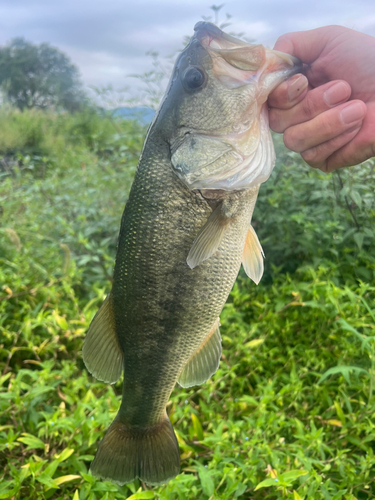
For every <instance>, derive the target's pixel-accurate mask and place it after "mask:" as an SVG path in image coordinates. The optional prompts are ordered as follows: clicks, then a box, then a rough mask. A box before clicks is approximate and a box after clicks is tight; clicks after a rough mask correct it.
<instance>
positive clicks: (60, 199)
mask: <svg viewBox="0 0 375 500" xmlns="http://www.w3.org/2000/svg"><path fill="white" fill-rule="evenodd" d="M144 134H145V130H144V129H142V128H141V127H140V126H139V125H137V124H136V123H134V122H133V123H132V122H125V121H123V122H121V121H115V122H114V121H113V120H110V119H108V118H105V117H100V116H97V115H95V114H92V113H90V112H86V113H82V114H77V115H73V116H71V115H60V116H55V115H52V114H51V115H44V114H39V113H33V112H28V113H18V112H14V111H12V110H3V111H2V112H0V152H1V155H2V160H0V175H1V177H0V331H1V337H0V466H1V468H0V470H1V472H0V478H1V479H0V499H1V498H12V499H14V500H21V499H22V500H23V499H36V500H42V499H54V500H57V499H64V500H67V499H73V500H86V499H87V500H95V499H97V500H99V499H106V500H110V499H113V500H114V499H116V500H120V499H126V498H131V499H133V500H135V499H137V498H139V499H142V498H145V499H147V498H149V499H151V498H160V499H168V500H169V499H170V500H174V499H181V500H184V499H198V498H199V499H201V498H202V499H209V498H210V499H234V498H244V499H270V500H273V499H280V498H290V499H293V500H299V499H300V498H302V499H304V500H310V499H311V500H313V499H314V500H339V499H345V500H354V499H358V500H360V499H366V500H367V499H370V498H374V497H375V484H374V467H375V456H374V444H375V424H374V421H373V414H374V411H375V397H374V383H375V365H374V363H375V357H374V356H375V344H374V339H375V335H374V334H375V331H374V330H375V327H374V325H375V306H374V298H375V285H374V283H375V281H374V278H375V252H374V250H373V238H374V233H373V227H374V222H375V203H374V196H373V192H374V187H375V168H374V162H373V161H369V162H367V163H366V164H365V165H363V166H361V167H355V168H353V169H346V170H343V171H341V172H340V174H339V175H338V174H334V175H329V176H326V175H324V174H321V173H319V172H316V171H313V170H311V169H309V168H308V167H306V166H305V165H303V164H302V162H301V160H300V159H299V157H298V156H297V155H294V154H292V153H287V152H286V151H285V150H284V149H283V148H282V147H281V146H280V144H278V146H277V149H278V158H279V162H278V165H277V167H276V170H275V172H274V174H273V176H272V178H271V179H270V180H269V181H268V182H267V183H266V184H265V185H264V186H263V187H262V189H261V193H260V197H259V201H258V203H257V207H256V212H255V216H254V225H255V227H256V230H257V232H258V234H259V235H260V240H261V242H262V244H263V246H264V249H265V253H266V260H265V266H266V273H265V276H264V279H263V280H262V281H261V284H260V285H259V286H255V285H254V284H253V283H252V282H250V280H248V279H247V278H246V277H245V276H244V274H243V272H242V271H241V273H240V276H239V278H238V280H237V282H236V285H235V287H234V289H233V292H232V294H231V296H230V298H229V300H228V303H227V305H226V306H225V308H224V311H223V313H222V315H221V323H222V327H221V333H222V338H223V357H222V360H221V363H220V368H219V370H218V372H217V373H216V375H215V376H214V377H213V378H212V380H210V381H208V382H207V383H206V384H203V385H202V386H200V387H195V388H192V389H190V390H183V389H181V388H180V387H176V388H175V390H174V391H173V395H172V398H171V401H170V403H169V405H168V413H169V415H170V418H171V420H172V423H173V425H174V428H175V430H176V434H177V436H178V440H179V443H180V450H181V464H182V466H181V474H180V475H179V476H178V477H177V478H175V479H174V480H172V481H171V482H170V483H168V484H167V485H165V486H161V487H157V488H149V487H147V486H145V485H143V484H141V483H140V482H139V481H136V482H135V483H133V484H130V485H127V486H124V487H118V486H116V485H113V484H112V483H110V482H103V481H99V480H97V479H95V478H93V477H92V476H91V475H90V473H89V465H90V462H91V460H92V458H93V456H94V454H95V451H96V449H97V444H98V441H99V440H100V439H101V438H102V437H103V434H104V432H105V430H106V429H107V428H108V425H109V424H110V422H111V421H112V419H113V417H114V415H115V414H116V412H117V409H118V407H119V403H120V395H121V382H119V383H117V384H116V385H115V386H108V385H105V384H102V383H99V382H97V381H95V380H94V379H93V378H92V377H91V376H90V375H89V374H88V373H87V371H86V370H85V367H84V365H83V361H82V356H81V348H82V342H83V339H84V335H85V331H86V329H87V327H88V325H89V323H90V320H91V319H92V317H93V315H94V314H95V312H96V311H97V309H98V307H99V305H100V303H101V301H102V300H103V298H104V297H105V295H106V293H107V292H108V291H109V289H110V286H111V284H110V280H111V274H112V268H113V259H114V255H115V249H116V240H117V233H118V228H119V222H120V217H121V213H122V210H123V205H124V203H125V202H126V198H127V193H128V192H129V188H130V185H131V181H132V177H133V175H134V171H135V168H136V164H137V160H138V156H139V152H140V148H141V146H142V142H143V138H144Z"/></svg>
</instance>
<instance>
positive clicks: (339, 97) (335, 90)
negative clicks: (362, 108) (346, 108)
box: [323, 82, 350, 106]
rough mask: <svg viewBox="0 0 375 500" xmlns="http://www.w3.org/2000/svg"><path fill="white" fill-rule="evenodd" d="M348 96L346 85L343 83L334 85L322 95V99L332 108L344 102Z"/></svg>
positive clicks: (348, 90) (348, 91)
mask: <svg viewBox="0 0 375 500" xmlns="http://www.w3.org/2000/svg"><path fill="white" fill-rule="evenodd" d="M349 96H350V89H349V87H348V85H345V83H343V82H339V83H335V85H332V87H330V88H329V89H327V90H326V91H325V92H324V94H323V99H324V101H325V103H326V104H328V106H334V105H335V104H339V103H340V102H344V101H345V100H346V99H348V97H349Z"/></svg>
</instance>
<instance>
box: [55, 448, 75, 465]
mask: <svg viewBox="0 0 375 500" xmlns="http://www.w3.org/2000/svg"><path fill="white" fill-rule="evenodd" d="M73 453H74V449H73V448H65V450H64V451H63V452H62V453H60V455H55V457H56V459H57V460H58V461H59V462H64V460H67V459H68V458H69V457H70V456H71V455H73Z"/></svg>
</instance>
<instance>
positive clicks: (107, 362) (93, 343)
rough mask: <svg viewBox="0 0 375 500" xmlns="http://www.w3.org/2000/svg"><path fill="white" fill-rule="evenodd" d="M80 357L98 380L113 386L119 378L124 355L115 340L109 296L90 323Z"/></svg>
mask: <svg viewBox="0 0 375 500" xmlns="http://www.w3.org/2000/svg"><path fill="white" fill-rule="evenodd" d="M82 355H83V361H84V362H85V365H86V368H87V369H88V371H89V372H90V373H91V374H92V375H93V376H94V377H95V378H97V379H98V380H102V381H103V382H106V383H109V384H114V383H115V382H116V381H117V380H118V379H119V378H120V376H121V373H122V370H123V367H124V366H123V365H124V353H123V350H122V349H121V347H120V344H119V342H118V340H117V334H116V330H115V322H114V318H113V311H112V304H111V297H110V295H108V297H107V298H106V299H105V301H104V302H103V304H102V306H101V308H100V309H99V311H98V312H97V313H96V315H95V317H94V319H93V320H92V322H91V325H90V327H89V329H88V332H87V334H86V338H85V341H84V343H83V348H82Z"/></svg>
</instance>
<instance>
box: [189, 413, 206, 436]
mask: <svg viewBox="0 0 375 500" xmlns="http://www.w3.org/2000/svg"><path fill="white" fill-rule="evenodd" d="M191 420H192V421H193V428H194V433H195V435H196V436H197V438H198V441H202V440H203V439H204V433H203V428H202V425H201V423H200V422H199V419H198V417H197V416H196V415H195V414H194V413H192V414H191Z"/></svg>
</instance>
